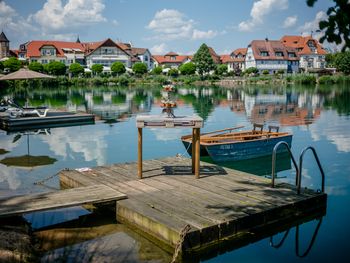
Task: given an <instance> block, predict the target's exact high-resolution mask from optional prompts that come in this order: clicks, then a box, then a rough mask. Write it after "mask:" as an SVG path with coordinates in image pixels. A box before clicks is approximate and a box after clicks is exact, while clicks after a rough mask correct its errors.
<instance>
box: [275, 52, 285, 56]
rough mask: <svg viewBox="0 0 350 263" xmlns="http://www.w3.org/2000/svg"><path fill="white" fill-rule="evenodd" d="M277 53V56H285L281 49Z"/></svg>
mask: <svg viewBox="0 0 350 263" xmlns="http://www.w3.org/2000/svg"><path fill="white" fill-rule="evenodd" d="M275 54H276V57H283V52H281V51H277V52H276V53H275Z"/></svg>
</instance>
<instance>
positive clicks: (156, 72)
mask: <svg viewBox="0 0 350 263" xmlns="http://www.w3.org/2000/svg"><path fill="white" fill-rule="evenodd" d="M162 73H163V69H162V67H155V68H154V69H152V71H151V74H153V75H160V74H162Z"/></svg>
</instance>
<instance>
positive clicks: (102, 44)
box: [18, 38, 131, 71]
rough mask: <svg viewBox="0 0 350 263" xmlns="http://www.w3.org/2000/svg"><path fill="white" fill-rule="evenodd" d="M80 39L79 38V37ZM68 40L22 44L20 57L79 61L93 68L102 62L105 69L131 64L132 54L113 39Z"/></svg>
mask: <svg viewBox="0 0 350 263" xmlns="http://www.w3.org/2000/svg"><path fill="white" fill-rule="evenodd" d="M78 40H79V39H78ZM78 40H77V41H76V42H68V41H51V40H40V41H38V40H34V41H30V42H27V43H24V44H22V45H20V48H19V52H18V53H19V57H25V58H26V59H27V60H28V61H29V62H34V61H36V62H39V63H41V64H47V63H50V62H51V61H59V62H62V63H64V64H65V65H67V66H69V65H70V64H72V63H79V64H81V65H86V66H87V67H88V68H91V67H92V65H94V64H101V65H103V66H104V67H105V68H104V70H105V71H110V66H111V65H112V64H113V63H114V62H116V61H120V62H122V63H123V64H124V65H125V66H126V67H130V66H131V55H130V54H128V53H127V52H126V51H124V50H123V49H122V48H121V47H120V46H119V45H118V44H117V43H115V42H114V41H113V40H111V39H109V38H108V39H106V40H104V41H99V42H86V43H81V42H80V40H79V41H78Z"/></svg>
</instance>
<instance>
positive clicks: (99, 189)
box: [0, 184, 127, 217]
mask: <svg viewBox="0 0 350 263" xmlns="http://www.w3.org/2000/svg"><path fill="white" fill-rule="evenodd" d="M125 198H127V196H126V195H125V194H123V193H120V192H118V191H116V190H114V189H112V188H110V187H108V186H106V185H102V184H98V185H91V186H86V187H79V188H73V189H67V190H61V191H57V192H48V193H37V194H29V195H22V196H13V197H9V198H6V199H0V217H8V216H15V215H21V214H25V213H32V212H37V211H43V210H50V209H58V208H65V207H72V206H78V205H84V204H91V203H104V202H109V201H118V200H122V199H125Z"/></svg>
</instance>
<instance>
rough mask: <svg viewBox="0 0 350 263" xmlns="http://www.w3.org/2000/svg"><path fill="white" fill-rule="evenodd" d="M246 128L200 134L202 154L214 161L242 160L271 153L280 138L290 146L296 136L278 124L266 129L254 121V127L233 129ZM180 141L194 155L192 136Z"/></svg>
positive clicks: (279, 150) (281, 149)
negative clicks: (281, 130) (280, 128)
mask: <svg viewBox="0 0 350 263" xmlns="http://www.w3.org/2000/svg"><path fill="white" fill-rule="evenodd" d="M243 127H244V126H240V127H234V128H227V129H223V130H217V131H213V132H208V133H204V134H201V138H200V147H201V149H200V151H201V156H205V155H209V156H210V158H211V159H212V160H213V161H214V162H229V161H240V160H247V159H253V158H257V157H261V156H266V155H271V154H272V151H273V148H274V146H275V145H276V144H277V143H278V142H280V141H285V142H287V143H288V145H289V147H291V145H292V136H293V135H292V134H291V133H288V132H279V127H278V126H269V127H268V130H267V131H264V130H263V127H264V126H263V125H262V124H254V126H253V129H252V130H248V131H238V132H235V131H234V130H236V129H240V128H243ZM181 140H182V143H183V144H184V146H185V147H186V149H187V152H188V153H189V154H190V155H191V154H192V145H191V144H192V135H185V136H182V137H181ZM284 151H287V149H286V147H280V148H279V149H278V151H277V152H278V153H280V152H284Z"/></svg>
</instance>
